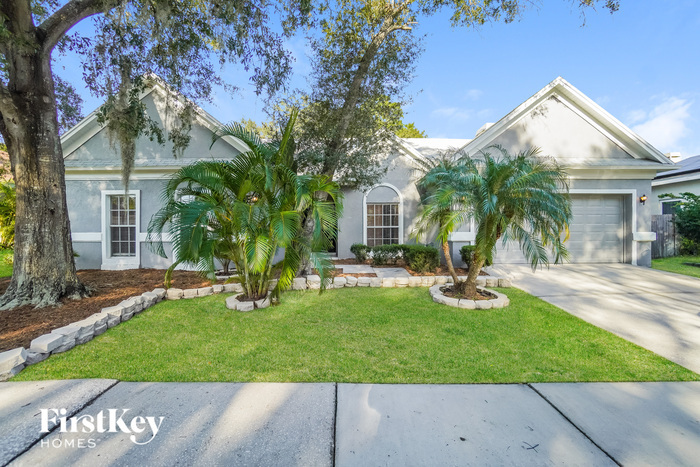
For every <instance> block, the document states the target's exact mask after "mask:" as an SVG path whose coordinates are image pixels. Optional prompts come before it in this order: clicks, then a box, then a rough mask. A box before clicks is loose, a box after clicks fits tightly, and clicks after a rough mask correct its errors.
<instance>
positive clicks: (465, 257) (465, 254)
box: [459, 245, 493, 269]
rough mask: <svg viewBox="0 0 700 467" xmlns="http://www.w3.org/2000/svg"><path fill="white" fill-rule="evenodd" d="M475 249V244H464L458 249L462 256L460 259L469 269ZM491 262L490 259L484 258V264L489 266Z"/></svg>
mask: <svg viewBox="0 0 700 467" xmlns="http://www.w3.org/2000/svg"><path fill="white" fill-rule="evenodd" d="M475 249H476V245H464V246H463V247H462V248H460V249H459V255H460V256H461V257H462V261H464V264H465V265H466V268H467V269H469V268H470V267H471V265H472V255H473V254H474V250H475ZM492 264H493V262H492V261H489V260H486V263H484V266H491V265H492Z"/></svg>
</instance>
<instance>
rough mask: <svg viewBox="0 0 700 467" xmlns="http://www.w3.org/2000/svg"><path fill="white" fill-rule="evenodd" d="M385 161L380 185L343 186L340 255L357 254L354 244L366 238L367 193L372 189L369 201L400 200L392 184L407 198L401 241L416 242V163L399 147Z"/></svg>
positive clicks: (403, 199)
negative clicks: (385, 169) (414, 237)
mask: <svg viewBox="0 0 700 467" xmlns="http://www.w3.org/2000/svg"><path fill="white" fill-rule="evenodd" d="M383 163H384V166H385V167H386V168H387V173H386V175H385V176H384V177H383V178H382V180H381V181H380V182H379V184H378V185H377V186H376V187H372V188H369V189H367V190H365V191H358V190H347V189H346V190H343V192H344V194H345V201H344V203H343V217H342V218H341V219H340V222H339V224H338V228H339V232H338V252H337V254H338V257H339V258H351V257H352V256H353V255H352V253H351V252H350V246H351V245H352V244H353V243H362V242H363V241H364V237H365V232H364V229H365V228H366V226H365V219H364V211H363V209H364V202H365V193H368V197H367V202H398V198H399V196H398V195H397V194H396V192H395V191H394V190H393V189H392V187H393V188H396V190H398V192H399V193H400V194H401V199H402V201H403V218H402V219H403V236H402V238H401V239H399V241H400V242H401V243H414V242H415V240H414V239H413V238H412V233H413V231H414V229H415V220H416V217H417V211H418V202H419V195H418V190H417V189H416V186H415V181H416V179H417V172H416V166H415V165H414V163H413V162H412V159H411V158H410V157H409V156H406V155H403V154H400V153H399V152H398V151H397V150H396V151H392V152H391V153H390V154H389V155H387V156H386V157H385V159H384V162H383Z"/></svg>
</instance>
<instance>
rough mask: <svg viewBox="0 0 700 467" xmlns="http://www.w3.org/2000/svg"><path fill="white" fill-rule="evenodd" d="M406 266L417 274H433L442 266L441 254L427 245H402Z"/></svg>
mask: <svg viewBox="0 0 700 467" xmlns="http://www.w3.org/2000/svg"><path fill="white" fill-rule="evenodd" d="M401 246H402V247H403V258H404V260H405V261H406V266H408V267H409V268H411V269H412V270H414V271H416V272H421V273H423V272H432V271H435V269H437V267H438V266H440V252H439V251H438V250H437V248H434V247H432V246H427V245H401Z"/></svg>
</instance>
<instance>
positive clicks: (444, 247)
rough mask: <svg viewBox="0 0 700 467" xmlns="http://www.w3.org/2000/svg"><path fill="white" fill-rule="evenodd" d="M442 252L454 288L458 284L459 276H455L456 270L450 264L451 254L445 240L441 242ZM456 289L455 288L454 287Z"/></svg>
mask: <svg viewBox="0 0 700 467" xmlns="http://www.w3.org/2000/svg"><path fill="white" fill-rule="evenodd" d="M442 252H443V253H444V254H445V263H447V270H448V271H449V272H450V276H452V280H453V281H454V284H455V288H456V287H458V286H459V278H458V277H457V272H456V271H455V267H454V266H453V265H452V255H451V254H450V244H449V243H448V242H447V240H445V241H443V242H442ZM455 291H456V289H455Z"/></svg>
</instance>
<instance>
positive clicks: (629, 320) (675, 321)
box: [495, 264, 700, 373]
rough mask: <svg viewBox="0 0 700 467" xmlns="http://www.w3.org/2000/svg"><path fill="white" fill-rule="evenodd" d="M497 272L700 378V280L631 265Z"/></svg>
mask: <svg viewBox="0 0 700 467" xmlns="http://www.w3.org/2000/svg"><path fill="white" fill-rule="evenodd" d="M495 269H496V270H497V271H498V272H500V273H502V274H509V275H510V276H511V278H512V280H513V285H514V286H515V287H518V288H521V289H523V290H525V291H526V292H528V293H530V294H532V295H535V296H536V297H539V298H541V299H543V300H545V301H547V302H549V303H551V304H553V305H556V306H558V307H559V308H562V309H563V310H566V311H568V312H569V313H571V314H572V315H575V316H578V317H579V318H582V319H584V320H586V321H588V322H589V323H591V324H594V325H596V326H598V327H601V328H603V329H607V330H608V331H610V332H612V333H615V334H617V335H618V336H620V337H623V338H625V339H627V340H629V341H631V342H634V343H635V344H637V345H639V346H641V347H644V348H646V349H649V350H651V351H653V352H655V353H657V354H659V355H661V356H663V357H665V358H667V359H669V360H671V361H673V362H676V363H678V364H680V365H683V366H684V367H686V368H688V369H690V370H693V371H695V372H696V373H700V279H696V278H693V277H688V276H683V275H679V274H672V273H668V272H663V271H657V270H655V269H649V268H643V267H637V266H631V265H627V264H569V265H556V266H552V267H550V269H548V270H547V269H545V270H538V271H537V272H535V273H533V272H532V269H531V268H530V267H529V266H528V265H524V264H519V265H513V264H509V265H498V266H496V267H495Z"/></svg>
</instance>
